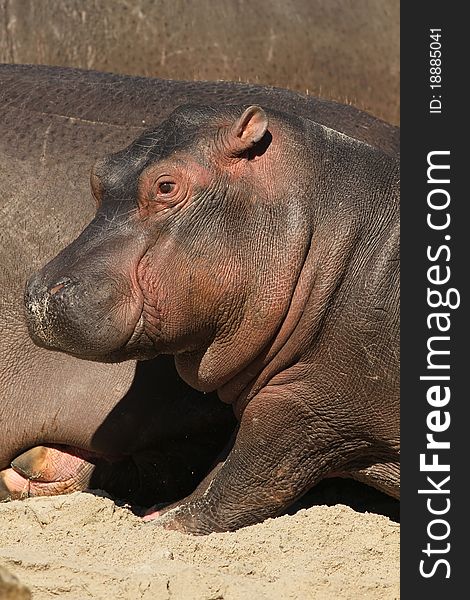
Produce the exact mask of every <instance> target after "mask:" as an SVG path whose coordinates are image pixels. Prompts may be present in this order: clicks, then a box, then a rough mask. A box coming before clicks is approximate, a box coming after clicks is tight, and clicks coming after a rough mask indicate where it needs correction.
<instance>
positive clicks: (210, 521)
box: [143, 499, 238, 535]
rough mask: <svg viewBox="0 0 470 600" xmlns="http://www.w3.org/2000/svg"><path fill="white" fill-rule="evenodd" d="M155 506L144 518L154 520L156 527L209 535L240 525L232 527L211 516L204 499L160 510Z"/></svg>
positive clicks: (148, 520) (149, 520)
mask: <svg viewBox="0 0 470 600" xmlns="http://www.w3.org/2000/svg"><path fill="white" fill-rule="evenodd" d="M154 508H155V507H154ZM154 508H151V509H150V510H149V511H147V513H146V514H145V516H144V518H143V520H144V521H146V522H152V523H153V524H154V525H155V526H156V527H163V528H164V529H171V530H174V531H181V532H182V533H190V534H192V535H207V534H209V533H213V532H222V531H229V530H231V529H236V528H238V525H237V526H235V527H230V525H228V524H225V523H222V522H218V521H217V519H215V518H214V517H213V516H211V514H210V511H208V510H207V508H208V507H207V506H206V505H205V503H204V500H202V499H198V500H194V501H192V502H186V503H181V504H176V505H175V504H172V505H171V506H169V507H167V508H163V509H160V510H155V509H154Z"/></svg>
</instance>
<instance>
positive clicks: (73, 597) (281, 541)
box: [0, 493, 399, 600]
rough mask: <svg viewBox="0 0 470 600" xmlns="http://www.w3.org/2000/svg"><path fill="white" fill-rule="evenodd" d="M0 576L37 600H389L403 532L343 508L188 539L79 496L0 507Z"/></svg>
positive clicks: (382, 519) (394, 591)
mask: <svg viewBox="0 0 470 600" xmlns="http://www.w3.org/2000/svg"><path fill="white" fill-rule="evenodd" d="M0 566H3V567H5V568H6V569H8V571H9V572H10V574H13V575H16V576H17V577H18V579H19V580H20V581H21V582H22V583H23V584H26V586H28V587H29V589H30V590H31V592H32V598H33V600H42V599H46V598H47V599H49V598H64V599H66V600H85V599H87V598H94V599H103V600H104V599H114V600H124V599H125V600H134V599H135V600H137V599H145V600H160V599H171V600H175V599H176V600H179V599H184V600H192V599H198V600H200V599H201V600H202V599H204V600H206V599H207V600H218V599H225V600H237V599H250V600H251V599H256V600H263V599H268V598H269V599H270V600H276V599H283V600H284V599H302V600H304V599H309V598H314V599H324V598H325V599H330V598H331V599H333V598H334V599H335V600H338V599H351V600H352V599H354V600H358V599H359V598H361V599H362V598H365V599H394V598H398V597H399V525H398V524H397V523H396V522H394V521H392V520H390V519H389V518H388V517H386V516H382V515H378V514H370V513H360V512H356V511H354V510H353V509H352V508H350V507H347V506H344V505H340V504H339V505H335V506H314V507H312V508H309V509H301V510H299V511H297V512H296V513H295V514H293V515H285V516H282V517H278V518H277V519H269V520H268V521H266V522H264V523H262V524H260V525H255V526H253V527H247V528H245V529H241V530H239V531H237V532H235V533H223V534H212V535H210V536H206V537H191V536H187V535H182V534H179V533H176V532H171V531H164V530H161V529H158V528H157V527H155V526H154V525H152V524H151V523H145V524H144V523H143V522H141V521H140V519H139V518H138V517H136V516H135V515H134V514H133V513H132V512H131V511H130V510H128V509H127V508H126V507H125V506H124V507H120V506H116V505H115V504H114V502H113V501H112V500H110V499H109V498H107V497H100V496H97V495H93V494H90V493H75V494H71V495H70V496H58V497H53V498H30V499H28V500H24V501H15V502H9V503H5V504H0ZM0 574H1V573H0ZM0 585H1V582H0ZM4 597H5V598H6V597H7V596H6V592H3V595H2V591H1V589H0V598H2V599H3V598H4ZM8 597H10V596H8ZM13 597H14V596H11V598H13ZM23 597H24V596H21V598H23ZM18 598H19V596H18Z"/></svg>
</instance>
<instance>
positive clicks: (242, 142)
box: [226, 106, 268, 156]
mask: <svg viewBox="0 0 470 600" xmlns="http://www.w3.org/2000/svg"><path fill="white" fill-rule="evenodd" d="M267 130H268V117H267V115H266V113H265V112H264V110H263V109H262V108H260V107H259V106H250V107H248V108H247V109H246V110H245V111H244V112H243V114H242V116H241V117H240V118H239V119H237V120H236V121H235V123H234V124H233V125H232V127H231V128H230V130H229V131H228V135H227V140H226V141H227V151H228V152H229V154H230V156H240V155H241V154H243V153H244V152H246V151H247V150H250V148H253V146H255V145H256V144H257V143H258V142H259V141H260V140H261V139H263V137H264V134H265V133H266V131H267Z"/></svg>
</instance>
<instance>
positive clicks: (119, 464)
mask: <svg viewBox="0 0 470 600" xmlns="http://www.w3.org/2000/svg"><path fill="white" fill-rule="evenodd" d="M214 100H217V101H220V102H221V103H225V104H227V103H236V102H260V103H262V104H263V105H266V106H272V107H274V108H276V107H277V108H283V107H285V109H286V110H289V111H291V112H293V113H295V114H299V115H304V116H307V115H312V116H314V118H315V119H316V120H319V121H320V122H323V123H325V124H326V125H329V126H330V127H335V128H339V129H340V130H342V131H344V132H346V133H348V134H349V135H352V136H357V137H358V138H359V139H364V140H366V141H368V142H369V143H372V144H376V145H378V146H380V147H382V148H383V149H384V150H385V151H386V152H389V153H390V154H394V153H395V152H396V151H397V148H398V143H399V136H398V130H397V129H396V128H394V127H391V126H389V125H387V124H386V123H383V122H382V121H378V120H376V119H373V118H372V117H370V116H369V115H367V114H365V113H361V112H359V111H357V110H356V109H355V108H354V107H343V106H342V105H337V104H334V103H331V102H323V101H317V100H316V99H315V98H310V97H306V96H302V95H298V94H295V93H290V92H285V91H283V90H274V89H267V88H263V87H260V86H245V85H240V84H210V83H206V84H201V83H189V82H166V81H162V80H150V79H143V78H137V79H136V78H131V77H125V76H115V75H109V74H101V73H95V72H82V71H76V70H70V69H54V68H48V67H28V66H11V65H4V66H0V153H1V161H0V195H1V198H2V204H1V208H0V323H1V329H2V336H0V398H1V403H0V500H1V499H3V500H4V499H8V498H16V497H22V496H24V495H42V494H56V493H63V492H66V491H73V490H75V489H83V488H85V487H87V486H89V485H91V486H92V487H100V488H103V489H105V490H107V491H109V492H111V493H113V494H117V495H119V496H125V497H127V498H129V499H131V500H132V501H134V502H138V503H140V504H146V503H147V504H150V503H151V502H152V501H158V502H160V501H161V502H164V501H170V500H175V499H177V498H178V497H181V496H182V495H185V494H187V493H189V491H191V489H193V488H194V486H195V485H196V483H197V482H198V481H199V480H200V479H201V477H202V475H203V474H204V472H205V471H206V470H207V469H208V468H209V466H210V465H211V464H212V463H213V461H214V459H215V457H216V456H217V454H218V452H219V450H220V449H221V447H222V446H223V445H224V444H225V443H226V441H227V440H228V439H229V438H230V435H231V430H232V428H233V420H232V417H231V410H230V407H226V406H223V405H222V404H221V403H220V402H218V400H214V398H213V396H203V395H201V394H200V393H198V392H196V391H194V390H191V389H190V388H189V387H188V386H187V385H185V384H183V383H182V382H181V381H178V379H177V375H176V372H175V370H174V366H173V365H172V364H171V363H172V361H171V359H166V360H163V359H162V358H159V359H157V360H156V361H151V362H146V363H143V364H141V365H139V367H138V370H137V373H135V363H134V362H132V361H129V362H127V363H123V364H120V365H104V364H99V363H91V362H85V361H82V360H79V359H76V358H72V357H71V356H66V355H65V354H59V353H53V352H49V351H45V350H43V349H41V348H38V347H37V346H35V345H34V344H33V343H32V342H31V340H30V338H29V336H28V334H27V330H26V325H25V323H24V315H23V310H22V296H23V291H24V282H25V281H26V279H27V278H28V277H29V276H30V275H31V273H32V272H34V270H35V269H37V268H39V266H41V265H42V264H44V263H45V262H47V260H50V259H51V258H52V257H53V256H54V255H55V254H56V253H57V252H58V251H59V250H60V249H61V248H62V247H63V245H64V244H66V243H68V242H70V241H71V240H72V239H73V238H74V237H76V236H77V235H78V234H79V232H80V231H81V229H82V228H83V227H84V226H85V225H86V223H87V222H88V221H89V220H90V219H91V218H92V216H93V212H94V209H95V202H94V201H93V199H92V196H91V194H90V191H89V183H88V182H89V170H90V166H91V164H92V163H93V161H94V160H95V159H96V158H98V157H99V156H103V155H104V154H106V153H107V152H109V151H110V150H112V149H115V150H117V149H119V148H120V147H122V146H123V145H125V144H126V143H129V142H130V141H131V140H132V139H133V138H134V137H135V136H136V135H138V134H139V133H140V132H141V131H142V130H143V128H144V125H143V124H144V123H151V122H154V123H158V122H159V121H161V120H163V118H164V117H166V116H167V115H168V114H169V113H170V112H171V111H172V110H173V109H174V108H175V107H176V106H178V105H179V104H182V103H187V102H189V101H192V102H195V101H198V102H200V103H203V104H204V103H208V102H211V101H214ZM162 360H163V362H162ZM224 409H226V410H224ZM11 464H13V467H14V468H13V469H12V468H11V467H10V465H11Z"/></svg>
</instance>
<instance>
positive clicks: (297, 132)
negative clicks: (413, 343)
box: [25, 88, 399, 533]
mask: <svg viewBox="0 0 470 600" xmlns="http://www.w3.org/2000/svg"><path fill="white" fill-rule="evenodd" d="M175 89H177V88H175ZM222 89H225V90H227V88H219V90H222ZM242 89H243V88H238V90H239V91H241V90H242ZM201 90H202V91H203V89H202V88H201ZM245 91H247V92H248V91H249V88H245ZM255 95H256V94H255ZM203 96H204V93H202V95H201V96H200V97H199V99H200V100H202V99H203ZM291 98H292V97H291ZM253 99H254V97H250V94H248V95H245V96H244V98H243V101H242V104H243V105H244V106H240V102H239V98H233V99H232V98H230V97H226V98H225V99H224V100H225V102H220V97H219V96H218V97H217V100H218V101H219V102H218V103H217V104H214V102H212V103H211V105H210V106H202V105H199V106H194V104H192V105H190V106H183V107H181V108H179V109H177V110H176V111H174V112H173V113H172V114H171V115H170V116H169V117H168V119H167V120H165V121H163V122H162V123H161V124H160V125H157V126H156V127H155V128H153V129H151V130H148V131H146V132H144V133H143V134H141V135H140V136H139V137H138V138H137V139H136V140H135V141H134V142H133V143H132V144H131V145H129V146H128V147H127V148H125V149H124V150H122V151H120V152H117V153H115V154H112V155H109V156H108V157H107V158H105V159H102V160H100V161H98V162H97V163H96V164H95V166H94V168H93V170H92V175H91V184H92V190H93V194H94V197H95V199H96V202H97V207H98V208H97V213H96V216H95V218H94V219H93V220H92V222H91V223H90V225H88V227H87V228H86V229H85V230H84V231H83V232H82V234H81V235H80V236H79V237H78V238H77V239H76V240H75V241H74V242H73V243H72V244H71V245H70V246H68V247H67V248H65V249H64V250H63V251H62V252H61V253H60V254H59V255H58V256H57V257H56V258H55V259H53V260H52V261H51V262H50V263H49V264H48V265H46V266H45V267H44V268H43V269H42V270H41V271H39V272H38V273H37V274H36V275H35V276H34V277H33V278H32V279H31V280H30V282H29V285H28V287H27V291H26V296H25V302H26V307H27V312H28V324H29V330H30V333H31V335H32V337H33V339H34V340H35V341H36V343H38V344H40V345H43V346H45V347H47V348H53V349H56V350H61V351H64V352H66V353H69V354H71V355H73V356H77V357H81V358H87V359H90V360H95V361H101V362H114V361H123V360H126V359H135V358H138V359H149V358H153V357H155V356H158V355H159V354H172V355H174V356H175V364H176V367H177V369H178V372H179V373H180V375H181V376H182V378H183V379H184V380H185V381H186V383H188V384H189V385H191V386H192V387H193V388H195V389H198V390H200V391H203V392H213V391H217V393H218V395H219V397H220V399H221V400H223V401H224V402H225V403H227V404H230V405H232V407H233V409H234V412H235V414H236V415H237V417H238V420H239V426H238V430H237V434H236V437H235V438H234V442H233V447H232V448H231V450H230V451H229V453H228V455H227V458H226V460H225V462H221V463H219V464H218V465H217V467H216V468H215V469H214V470H213V471H212V473H211V474H209V475H208V477H207V478H206V479H205V480H204V482H203V483H202V484H201V485H200V486H199V488H198V489H197V490H196V491H195V492H194V493H193V494H192V495H190V496H189V497H187V498H186V499H185V500H183V501H179V502H178V503H176V504H174V505H173V506H170V507H168V508H167V509H165V510H164V511H162V513H161V514H159V515H158V517H159V519H158V522H159V523H160V524H162V525H165V526H167V527H170V528H177V529H181V530H184V531H188V532H192V533H208V532H211V531H223V530H231V529H236V528H238V527H240V526H243V525H247V524H252V523H255V522H258V521H260V520H262V519H263V518H266V517H269V516H274V515H276V514H279V512H281V511H282V510H284V509H285V508H286V507H287V506H288V505H289V504H290V503H292V502H293V501H295V500H296V499H297V498H298V497H300V496H301V495H302V494H304V493H305V492H306V491H307V490H308V489H309V488H310V487H311V486H312V485H314V484H315V483H316V482H318V481H319V480H320V479H322V478H324V477H330V476H333V475H341V476H348V477H353V478H356V479H359V480H361V481H365V482H367V483H369V484H371V485H373V486H375V487H377V488H378V489H380V490H382V491H385V492H387V493H388V494H390V495H392V496H395V497H398V493H399V416H398V415H399V408H398V399H399V392H398V380H399V378H398V364H399V363H398V360H399V358H398V349H399V345H398V289H399V279H398V278H399V267H398V246H399V230H398V204H399V194H398V180H399V172H398V160H397V158H396V157H395V156H391V154H393V152H390V149H389V150H388V153H387V152H384V151H383V148H382V149H379V148H378V147H377V146H378V144H375V146H374V145H371V143H373V140H372V139H371V138H370V137H369V139H364V137H365V136H363V137H362V139H360V140H359V139H358V136H357V135H355V134H356V132H355V131H353V130H352V128H351V126H350V125H351V124H350V123H349V121H348V119H346V122H344V119H343V118H344V116H345V113H344V112H343V113H341V111H342V110H344V111H347V110H350V109H348V108H347V107H344V108H343V109H338V114H337V115H336V116H335V119H334V120H333V122H332V121H331V120H329V119H328V118H325V114H324V113H323V114H322V110H321V106H322V103H319V104H317V106H315V110H312V111H308V112H307V113H306V112H305V111H304V110H302V109H300V110H299V107H298V106H297V107H296V106H294V105H292V104H291V105H290V106H288V104H289V103H288V102H287V96H285V101H284V102H282V106H281V109H283V110H281V111H278V110H277V109H278V108H279V105H278V104H277V103H276V102H274V103H273V97H272V96H270V93H269V92H267V93H266V96H265V97H264V98H260V97H259V96H258V97H257V98H256V102H258V103H259V104H262V105H263V108H261V107H260V106H257V105H252V106H250V107H248V108H246V105H247V104H249V103H251V101H252V100H253ZM213 100H215V98H214V99H213ZM234 100H235V104H234V105H233V106H228V105H229V104H230V103H231V102H233V101H234ZM292 100H293V101H294V100H295V99H294V98H292ZM303 100H304V101H305V102H306V101H307V100H306V99H305V98H304V99H303ZM294 104H295V103H294ZM304 106H305V105H304ZM340 113H341V117H340V116H339V115H340ZM146 120H147V119H146ZM365 133H366V131H363V134H365ZM367 135H368V136H370V130H369V131H368V134H367ZM365 141H366V142H368V143H364V142H365ZM203 418H204V417H203V415H201V419H203Z"/></svg>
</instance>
